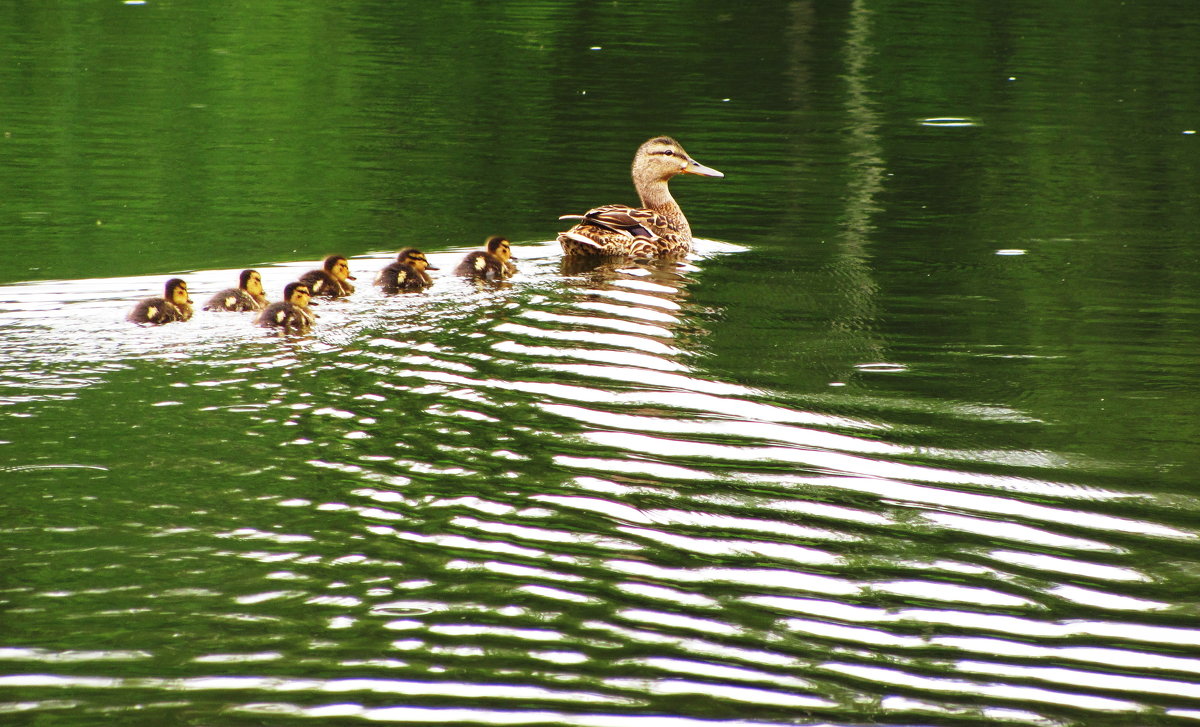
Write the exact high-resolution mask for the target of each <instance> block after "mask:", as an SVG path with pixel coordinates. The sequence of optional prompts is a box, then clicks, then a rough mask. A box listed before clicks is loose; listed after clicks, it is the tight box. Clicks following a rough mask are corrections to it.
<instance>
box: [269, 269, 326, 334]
mask: <svg viewBox="0 0 1200 727" xmlns="http://www.w3.org/2000/svg"><path fill="white" fill-rule="evenodd" d="M311 297H312V293H311V291H310V290H309V288H308V283H302V282H300V281H296V282H294V283H288V284H287V286H286V287H284V289H283V300H282V301H280V302H278V303H272V304H271V305H269V306H267V307H266V309H265V310H264V311H263V312H262V314H260V315H259V316H258V321H256V322H257V323H258V325H260V326H262V327H263V328H282V329H283V330H284V332H286V333H307V332H308V329H309V328H311V327H312V324H313V323H314V320H315V319H316V315H314V314H313V312H312V310H311V309H309V307H308V304H309V299H310V298H311Z"/></svg>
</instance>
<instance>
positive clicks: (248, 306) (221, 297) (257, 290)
mask: <svg viewBox="0 0 1200 727" xmlns="http://www.w3.org/2000/svg"><path fill="white" fill-rule="evenodd" d="M266 307H267V296H266V295H264V294H263V284H262V275H260V274H259V272H258V271H257V270H243V271H242V273H241V275H239V276H238V287H236V288H226V289H225V290H222V291H221V292H220V293H217V294H216V295H214V296H213V297H211V298H209V299H208V302H207V303H205V304H204V310H227V311H247V310H262V309H263V308H266Z"/></svg>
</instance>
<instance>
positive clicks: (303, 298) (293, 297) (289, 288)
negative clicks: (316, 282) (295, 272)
mask: <svg viewBox="0 0 1200 727" xmlns="http://www.w3.org/2000/svg"><path fill="white" fill-rule="evenodd" d="M283 299H284V300H286V301H287V302H289V303H291V304H292V305H294V306H296V307H297V308H307V307H308V303H309V300H311V299H312V291H311V290H309V289H308V284H306V283H301V282H295V283H288V284H287V285H286V286H285V287H284V289H283Z"/></svg>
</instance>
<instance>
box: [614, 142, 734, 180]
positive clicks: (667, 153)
mask: <svg viewBox="0 0 1200 727" xmlns="http://www.w3.org/2000/svg"><path fill="white" fill-rule="evenodd" d="M677 174H698V175H700V176H701V177H724V176H725V175H724V174H722V173H721V172H718V171H717V170H716V169H713V168H712V167H706V166H704V165H703V164H701V163H700V162H698V161H696V160H695V159H693V158H692V157H691V156H689V155H688V153H687V152H686V151H684V150H683V147H682V146H681V145H680V144H679V142H677V141H675V140H674V139H672V138H671V137H669V136H656V137H654V138H653V139H650V140H648V141H646V142H645V143H644V144H642V145H641V146H640V147H638V150H637V154H635V155H634V157H633V178H634V179H646V180H661V181H666V180H668V179H670V178H671V177H674V176H675V175H677Z"/></svg>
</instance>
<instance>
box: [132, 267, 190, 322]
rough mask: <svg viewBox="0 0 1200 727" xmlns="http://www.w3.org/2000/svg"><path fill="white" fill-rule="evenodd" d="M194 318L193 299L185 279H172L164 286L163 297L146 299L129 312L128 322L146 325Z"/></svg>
mask: <svg viewBox="0 0 1200 727" xmlns="http://www.w3.org/2000/svg"><path fill="white" fill-rule="evenodd" d="M191 317H192V298H191V296H189V295H188V288H187V283H185V282H184V281H183V278H171V279H170V280H168V281H167V284H166V285H165V286H163V297H161V298H146V299H145V300H143V301H141V302H140V303H138V304H137V305H135V306H134V307H133V310H131V311H129V316H128V320H129V321H131V322H133V323H140V324H144V325H154V326H157V325H161V324H163V323H171V322H173V321H186V320H188V319H190V318H191Z"/></svg>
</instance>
